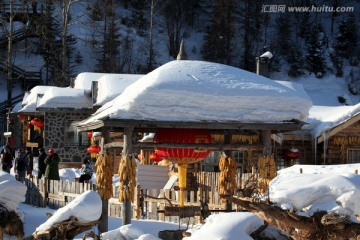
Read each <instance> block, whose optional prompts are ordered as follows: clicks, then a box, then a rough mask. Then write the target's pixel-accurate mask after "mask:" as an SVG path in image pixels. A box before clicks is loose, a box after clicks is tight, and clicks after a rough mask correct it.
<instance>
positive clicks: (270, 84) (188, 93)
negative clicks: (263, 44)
mask: <svg viewBox="0 0 360 240" xmlns="http://www.w3.org/2000/svg"><path fill="white" fill-rule="evenodd" d="M295 86H296V87H295ZM299 88H301V87H300V86H297V85H296V84H288V85H286V84H285V83H284V84H279V82H276V81H273V80H270V79H268V78H265V77H262V76H259V75H256V74H254V73H250V72H247V71H245V70H241V69H238V68H235V67H231V66H227V65H222V64H217V63H210V62H204V61H172V62H169V63H167V64H165V65H163V66H161V67H159V68H157V69H155V70H154V71H152V72H150V73H149V74H147V75H145V76H143V77H142V78H140V79H139V80H138V81H136V82H135V83H134V84H132V85H130V86H129V87H127V88H126V89H125V90H124V92H123V93H122V94H121V95H119V96H118V97H117V98H115V99H114V100H113V101H111V102H109V103H107V104H105V105H104V106H103V107H102V108H100V109H99V110H98V111H97V112H96V113H95V114H94V115H93V116H92V117H91V118H89V119H88V120H87V121H86V122H92V121H96V120H98V119H102V118H106V117H109V118H111V119H138V120H161V121H222V122H225V121H241V122H282V121H285V120H292V119H298V120H302V121H303V120H305V119H306V118H307V116H308V111H309V108H310V107H311V106H312V102H311V100H310V98H309V97H308V95H307V94H306V93H305V92H304V91H303V90H302V91H294V89H299Z"/></svg>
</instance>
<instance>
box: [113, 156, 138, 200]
mask: <svg viewBox="0 0 360 240" xmlns="http://www.w3.org/2000/svg"><path fill="white" fill-rule="evenodd" d="M136 166H137V165H136V161H135V158H134V157H133V156H130V157H129V156H128V155H126V156H122V157H121V160H120V166H119V172H118V174H119V201H120V202H123V201H131V202H133V201H134V191H135V186H136Z"/></svg>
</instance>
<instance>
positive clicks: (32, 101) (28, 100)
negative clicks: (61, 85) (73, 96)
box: [13, 86, 53, 113]
mask: <svg viewBox="0 0 360 240" xmlns="http://www.w3.org/2000/svg"><path fill="white" fill-rule="evenodd" d="M50 88H53V87H52V86H35V87H33V88H32V89H31V90H30V92H28V93H26V94H25V95H24V98H23V101H22V103H21V104H22V107H21V109H19V110H18V111H16V109H14V110H13V111H14V112H19V113H32V112H36V102H37V98H38V95H39V94H44V93H45V91H46V90H48V89H50Z"/></svg>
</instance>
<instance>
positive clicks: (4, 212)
mask: <svg viewBox="0 0 360 240" xmlns="http://www.w3.org/2000/svg"><path fill="white" fill-rule="evenodd" d="M3 234H7V235H9V236H15V237H16V238H17V239H23V237H24V224H23V222H22V221H21V219H20V217H19V215H18V214H17V213H16V212H15V211H13V210H9V209H7V208H6V207H5V205H3V204H2V203H0V239H3Z"/></svg>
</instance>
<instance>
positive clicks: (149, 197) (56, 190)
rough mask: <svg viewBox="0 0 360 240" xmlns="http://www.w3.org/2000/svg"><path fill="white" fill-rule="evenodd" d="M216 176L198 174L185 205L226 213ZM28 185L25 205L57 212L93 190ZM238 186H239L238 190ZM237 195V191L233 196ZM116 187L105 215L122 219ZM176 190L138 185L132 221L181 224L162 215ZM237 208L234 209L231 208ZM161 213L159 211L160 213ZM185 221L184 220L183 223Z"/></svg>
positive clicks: (40, 183)
mask: <svg viewBox="0 0 360 240" xmlns="http://www.w3.org/2000/svg"><path fill="white" fill-rule="evenodd" d="M218 175H219V173H205V172H203V173H198V174H197V176H196V177H197V179H198V189H197V191H185V197H184V198H185V206H199V207H201V201H202V202H206V203H207V204H208V207H209V209H210V211H211V210H216V211H219V210H220V211H221V210H225V206H224V204H222V203H221V200H220V197H219V194H218V184H217V182H216V181H217V179H218ZM244 176H246V175H244V174H243V175H241V174H238V177H237V179H238V183H241V182H244V178H243V177H244ZM25 183H26V185H27V186H28V191H27V194H26V203H27V204H31V205H34V206H39V207H45V206H48V207H50V208H53V209H58V208H60V207H63V206H65V205H67V204H68V203H69V202H71V201H72V200H73V199H75V198H76V197H77V196H79V195H80V194H82V193H83V192H85V191H87V190H96V186H95V184H91V183H79V182H69V181H53V180H50V181H45V180H44V179H41V180H38V179H37V178H36V177H33V178H27V179H26V181H25ZM240 188H241V184H240V185H239V189H240ZM239 194H240V192H239V191H236V193H235V195H239ZM118 195H119V186H116V185H113V196H112V198H110V199H109V206H108V215H109V216H112V217H120V216H121V203H120V202H119V201H118ZM178 205H179V202H178V191H175V190H164V189H141V188H140V186H138V187H137V188H136V191H135V201H134V203H132V218H133V219H139V218H140V219H152V220H159V221H167V222H175V223H179V222H183V220H184V219H179V217H178V216H165V214H164V212H163V211H161V210H164V208H165V206H178ZM233 209H236V206H235V205H234V206H233ZM159 210H160V211H159ZM185 220H186V223H190V224H192V223H198V222H199V221H201V217H200V216H194V217H190V218H189V219H185ZM185 220H184V221H185Z"/></svg>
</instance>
